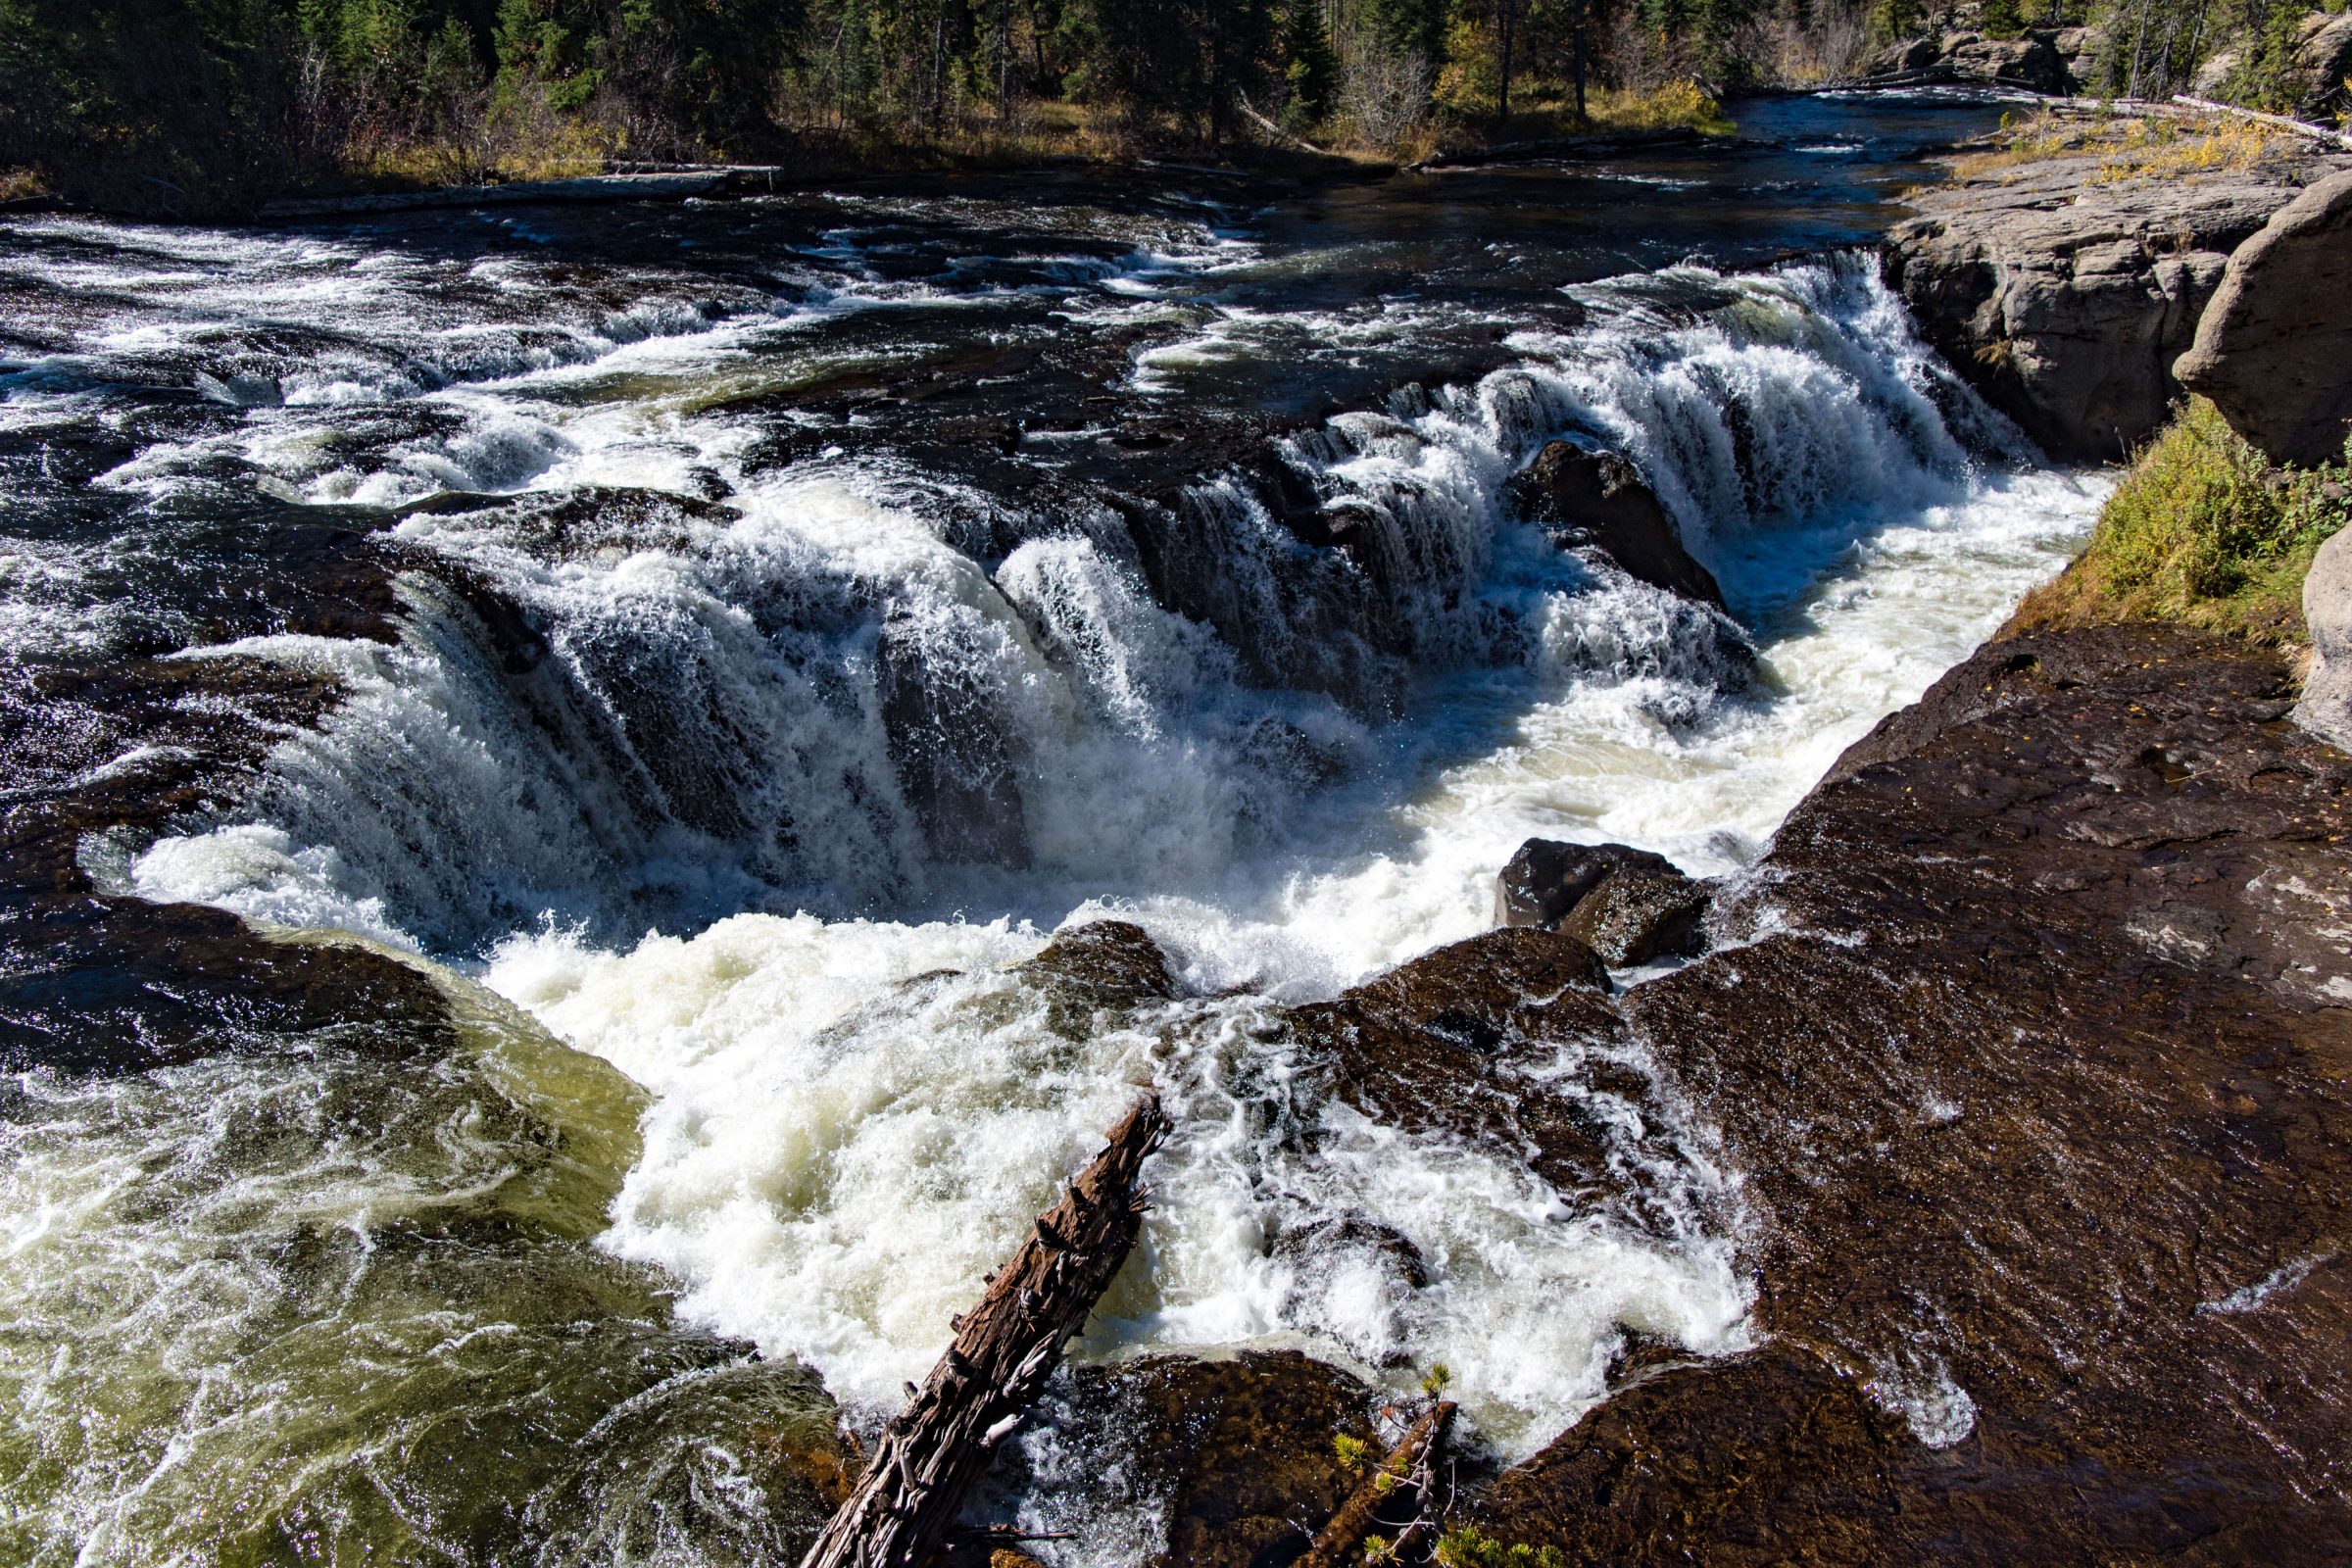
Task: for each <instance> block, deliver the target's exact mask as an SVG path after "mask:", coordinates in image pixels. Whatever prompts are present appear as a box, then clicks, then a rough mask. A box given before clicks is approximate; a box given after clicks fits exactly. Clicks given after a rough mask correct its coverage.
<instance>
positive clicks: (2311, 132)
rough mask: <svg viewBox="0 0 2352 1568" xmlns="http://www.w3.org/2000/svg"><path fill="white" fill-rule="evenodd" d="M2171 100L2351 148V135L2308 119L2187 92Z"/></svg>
mask: <svg viewBox="0 0 2352 1568" xmlns="http://www.w3.org/2000/svg"><path fill="white" fill-rule="evenodd" d="M2173 102H2175V103H2177V104H2183V105H2185V106H2187V107H2188V108H2190V109H2195V110H2200V111H2202V112H2204V113H2206V114H2209V115H2235V116H2237V117H2239V118H2240V119H2243V120H2251V121H2253V122H2254V123H2257V124H2262V125H2269V126H2272V127H2273V128H2275V129H2278V130H2283V131H2287V132H2289V133H2291V134H2293V135H2297V136H2303V137H2307V138H2309V139H2310V140H2312V141H2318V142H2326V143H2327V145H2328V146H2330V147H2347V148H2352V136H2346V135H2343V134H2341V133H2339V132H2337V131H2333V130H2329V129H2328V128H2327V126H2325V125H2315V124H2312V123H2310V122H2309V121H2305V120H2294V119H2290V118H2289V117H2287V116H2285V115H2266V114H2264V113H2263V112H2262V111H2261V110H2259V109H2240V108H2239V107H2238V106H2237V105H2235V104H2225V103H2217V102H2215V101H2214V100H2213V99H2211V98H2192V97H2190V96H2189V95H2188V94H2187V93H2179V94H2176V95H2175V96H2174V98H2173Z"/></svg>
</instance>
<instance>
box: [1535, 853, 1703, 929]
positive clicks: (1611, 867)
mask: <svg viewBox="0 0 2352 1568" xmlns="http://www.w3.org/2000/svg"><path fill="white" fill-rule="evenodd" d="M1618 870H1631V871H1636V872H1640V873H1642V874H1645V875H1650V876H1679V875H1681V874H1682V873H1680V872H1679V871H1677V870H1675V867H1674V862H1673V861H1672V860H1669V859H1667V858H1666V857H1664V856H1663V855H1652V854H1650V853H1649V852H1648V851H1647V850H1637V849H1633V848H1630V847H1629V846H1626V845H1623V844H1568V843H1564V842H1562V841H1561V840H1558V839H1529V840H1528V841H1527V842H1526V843H1525V844H1522V845H1520V846H1519V850H1518V853H1517V854H1515V855H1513V856H1512V857H1511V858H1510V863H1509V864H1507V865H1505V866H1504V867H1503V868H1502V874H1501V875H1500V876H1499V877H1497V878H1496V879H1495V924H1496V925H1501V926H1535V927H1538V928H1540V929H1542V930H1545V931H1557V930H1558V929H1560V922H1561V921H1563V920H1565V919H1567V918H1568V916H1569V914H1570V913H1571V912H1572V911H1573V910H1574V909H1575V908H1576V907H1577V905H1578V903H1579V902H1580V901H1582V900H1583V899H1584V898H1585V896H1586V895H1588V894H1590V893H1591V892H1592V891H1593V889H1594V888H1596V887H1598V886H1600V884H1601V880H1602V878H1604V877H1606V876H1608V875H1609V874H1610V873H1611V872H1614V871H1618Z"/></svg>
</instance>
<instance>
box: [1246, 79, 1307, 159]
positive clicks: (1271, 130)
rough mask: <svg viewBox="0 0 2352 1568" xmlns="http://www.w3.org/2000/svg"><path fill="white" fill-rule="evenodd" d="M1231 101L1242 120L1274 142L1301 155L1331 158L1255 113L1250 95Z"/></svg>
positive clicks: (1304, 140)
mask: <svg viewBox="0 0 2352 1568" xmlns="http://www.w3.org/2000/svg"><path fill="white" fill-rule="evenodd" d="M1233 101H1234V104H1235V106H1236V107H1237V108H1239V109H1240V110H1241V112H1242V118H1243V119H1245V120H1247V121H1249V122H1250V123H1251V124H1252V125H1255V126H1256V127H1257V128H1258V129H1260V130H1262V131H1264V132H1265V133H1266V134H1267V135H1269V136H1271V137H1273V138H1274V139H1275V140H1276V141H1278V142H1280V143H1282V144H1283V145H1284V146H1286V147H1295V148H1297V149H1298V150H1299V151H1300V152H1302V153H1313V154H1314V155H1315V156H1316V157H1318V158H1329V157H1330V156H1331V154H1330V153H1328V152H1326V151H1324V150H1323V149H1322V148H1320V147H1318V146H1316V145H1315V144H1314V143H1313V142H1311V141H1308V140H1307V139H1306V138H1305V137H1304V136H1299V135H1295V134H1294V133H1292V132H1291V131H1288V130H1285V129H1284V128H1283V127H1282V126H1280V125H1278V124H1276V123H1274V122H1273V121H1271V120H1268V119H1267V118H1266V117H1265V116H1263V115H1261V114H1259V113H1258V112H1257V105H1255V104H1253V103H1251V102H1250V95H1249V94H1248V93H1246V92H1237V93H1235V94H1234V95H1233Z"/></svg>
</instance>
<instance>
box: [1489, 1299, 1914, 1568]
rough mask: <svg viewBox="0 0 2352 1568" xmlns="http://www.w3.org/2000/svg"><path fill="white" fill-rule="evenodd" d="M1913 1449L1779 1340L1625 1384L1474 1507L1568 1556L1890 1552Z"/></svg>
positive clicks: (1583, 1559) (1728, 1557)
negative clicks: (1897, 1472) (1896, 1461)
mask: <svg viewBox="0 0 2352 1568" xmlns="http://www.w3.org/2000/svg"><path fill="white" fill-rule="evenodd" d="M1909 1446H1912V1445H1911V1444H1910V1442H1909V1439H1908V1436H1907V1435H1906V1434H1905V1433H1904V1432H1903V1430H1902V1425H1901V1423H1900V1422H1899V1421H1895V1420H1890V1419H1889V1418H1888V1417H1887V1415H1886V1414H1885V1413H1884V1412H1883V1411H1881V1410H1879V1409H1878V1408H1877V1407H1876V1406H1874V1405H1873V1404H1872V1403H1871V1401H1870V1398H1869V1397H1868V1396H1867V1395H1865V1394H1864V1393H1863V1391H1862V1390H1861V1389H1860V1387H1858V1386H1857V1385H1856V1383H1855V1381H1854V1379H1852V1378H1851V1377H1848V1376H1846V1375H1844V1374H1843V1373H1841V1372H1839V1371H1838V1368H1836V1367H1834V1366H1832V1365H1830V1364H1829V1363H1828V1362H1826V1361H1824V1360H1823V1359H1822V1358H1821V1357H1819V1356H1818V1355H1815V1354H1813V1353H1811V1352H1810V1351H1807V1350H1803V1349H1800V1348H1795V1347H1791V1346H1777V1345H1776V1346H1770V1347H1767V1348H1763V1349H1760V1350H1754V1351H1750V1352H1749V1353H1747V1354H1745V1355H1740V1356H1734V1357H1732V1358H1730V1359H1728V1360H1725V1361H1720V1362H1716V1363H1713V1364H1711V1365H1702V1366H1689V1365H1685V1366H1678V1367H1672V1368H1669V1369H1667V1370H1665V1371H1662V1372H1659V1373H1656V1374H1654V1375H1653V1376H1651V1377H1649V1378H1647V1379H1644V1380H1642V1382H1640V1383H1637V1384H1635V1385H1634V1386H1632V1387H1630V1388H1627V1389H1625V1390H1623V1391H1622V1392H1620V1393H1618V1394H1616V1395H1614V1396H1613V1397H1611V1398H1610V1399H1609V1401H1608V1402H1607V1403H1605V1404H1603V1405H1602V1406H1600V1408H1598V1409H1597V1410H1594V1411H1593V1413H1592V1414H1591V1415H1589V1416H1587V1417H1586V1418H1585V1419H1584V1420H1583V1421H1580V1422H1578V1423H1577V1424H1576V1425H1575V1426H1574V1427H1572V1428H1570V1429H1569V1430H1568V1431H1567V1432H1566V1433H1564V1434H1562V1435H1561V1437H1560V1438H1559V1439H1558V1440H1557V1441H1555V1442H1554V1443H1552V1444H1551V1445H1550V1446H1547V1447H1546V1448H1544V1451H1543V1452H1542V1453H1539V1454H1538V1455H1536V1457H1535V1458H1533V1459H1531V1460H1529V1461H1528V1462H1527V1463H1525V1464H1523V1465H1520V1466H1518V1467H1516V1468H1515V1469H1512V1470H1510V1471H1508V1472H1506V1473H1505V1474H1504V1476H1503V1477H1502V1479H1501V1480H1500V1481H1499V1482H1498V1483H1497V1484H1496V1485H1495V1487H1494V1488H1493V1490H1492V1491H1490V1492H1489V1493H1488V1494H1487V1495H1484V1496H1482V1497H1480V1498H1479V1499H1478V1500H1477V1501H1476V1502H1475V1503H1474V1504H1473V1505H1472V1507H1471V1509H1470V1510H1469V1513H1470V1518H1471V1521H1472V1522H1473V1523H1475V1524H1476V1526H1477V1527H1478V1528H1479V1529H1481V1530H1483V1531H1485V1532H1486V1533H1487V1534H1489V1535H1491V1536H1494V1537H1495V1538H1496V1539H1497V1540H1500V1541H1504V1542H1528V1543H1542V1544H1557V1545H1561V1546H1563V1547H1564V1548H1565V1549H1566V1551H1567V1554H1568V1561H1569V1562H1571V1563H1644V1564H1645V1563H1688V1562H1694V1561H1695V1562H1749V1561H1755V1562H1771V1561H1802V1562H1821V1563H1855V1564H1860V1563H1867V1562H1874V1561H1887V1560H1891V1559H1889V1558H1887V1557H1874V1555H1873V1553H1874V1552H1883V1551H1885V1550H1886V1548H1887V1544H1888V1542H1889V1540H1890V1539H1891V1540H1895V1541H1903V1542H1905V1543H1906V1544H1910V1538H1909V1536H1908V1534H1907V1532H1905V1531H1904V1530H1903V1528H1902V1526H1903V1520H1902V1518H1901V1511H1900V1500H1899V1498H1898V1497H1897V1496H1896V1495H1895V1492H1894V1489H1893V1487H1892V1486H1890V1485H1889V1484H1888V1482H1887V1471H1888V1470H1889V1469H1890V1468H1891V1467H1892V1463H1893V1457H1892V1456H1893V1455H1896V1454H1898V1453H1899V1452H1900V1451H1901V1450H1902V1449H1904V1448H1906V1447H1909ZM1742 1548H1744V1549H1742ZM1908 1560H1918V1559H1908Z"/></svg>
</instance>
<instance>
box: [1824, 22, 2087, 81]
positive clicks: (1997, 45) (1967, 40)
mask: <svg viewBox="0 0 2352 1568" xmlns="http://www.w3.org/2000/svg"><path fill="white" fill-rule="evenodd" d="M2085 38H2086V33H2085V30H2084V29H2083V28H2081V27H2068V28H2063V29H2055V28H2053V29H2048V30H2042V31H2034V32H2028V33H2025V34H2023V35H2022V36H2019V37H2015V38H1993V37H1987V36H1986V35H1985V34H1984V33H1981V32H1966V31H1958V32H1946V33H1940V34H1937V35H1936V36H1935V37H1929V38H1906V39H1902V40H1900V41H1898V42H1895V43H1891V44H1888V45H1887V47H1886V48H1884V49H1881V50H1880V51H1879V52H1878V53H1877V54H1875V55H1872V56H1871V57H1870V58H1869V59H1868V60H1867V61H1865V62H1864V63H1863V66H1862V71H1861V76H1862V79H1863V80H1865V81H1868V80H1870V79H1872V78H1874V77H1877V78H1885V77H1896V78H1902V79H1908V80H1917V79H1921V78H1927V79H1932V80H1938V81H1953V82H1985V83H1989V84H1992V85H1996V86H2002V87H2017V88H2022V89H2024V90H2026V91H2028V92H2038V93H2044V94H2047V95H2049V96H2052V97H2063V96H2065V95H2067V94H2070V93H2072V92H2074V91H2076V90H2077V89H2078V88H2079V87H2080V86H2081V85H2082V82H2081V80H2080V79H2079V78H2078V76H2077V74H2076V69H2075V68H2076V66H2077V65H2078V64H2079V63H2080V62H2081V59H2082V53H2083V50H2084V47H2085V41H2084V40H2085Z"/></svg>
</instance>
